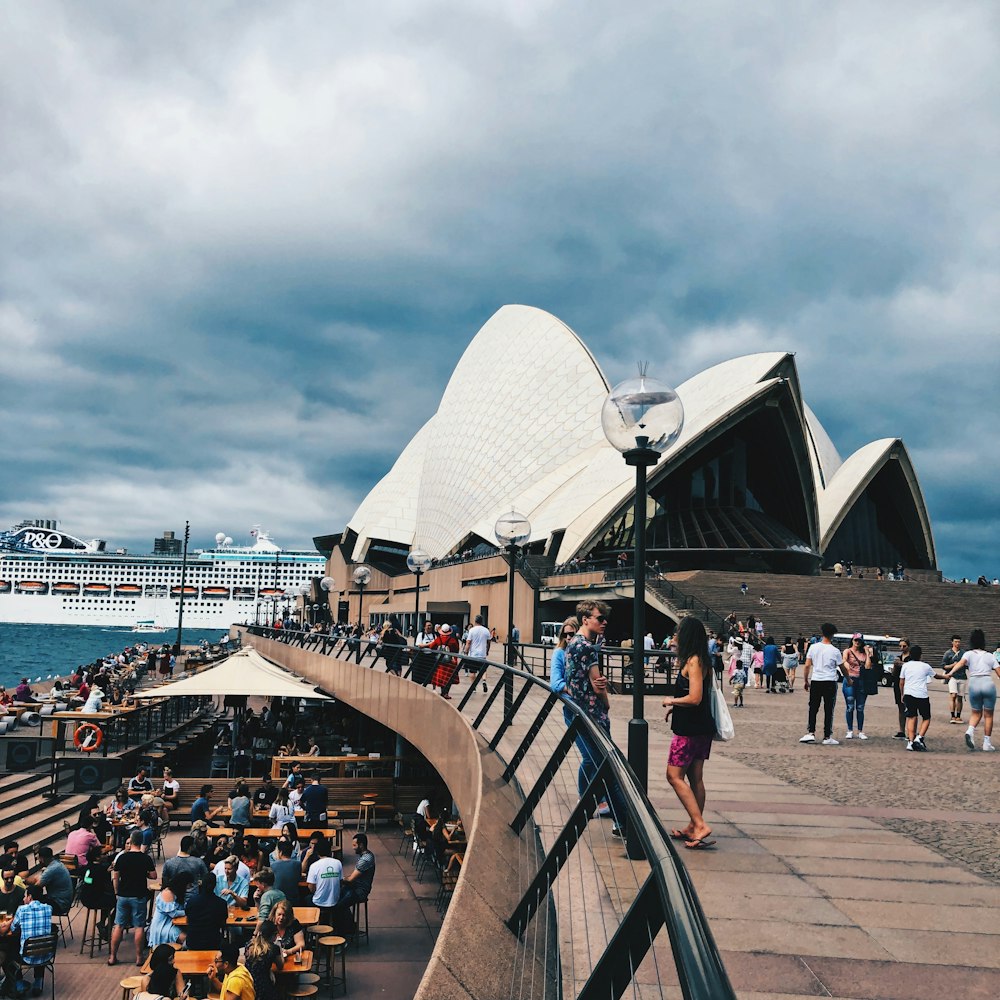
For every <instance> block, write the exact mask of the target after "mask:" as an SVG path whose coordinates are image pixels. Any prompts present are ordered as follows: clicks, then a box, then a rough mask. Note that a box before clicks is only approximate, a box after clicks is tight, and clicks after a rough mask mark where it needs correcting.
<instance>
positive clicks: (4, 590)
mask: <svg viewBox="0 0 1000 1000" xmlns="http://www.w3.org/2000/svg"><path fill="white" fill-rule="evenodd" d="M9 593H10V580H0V594H9Z"/></svg>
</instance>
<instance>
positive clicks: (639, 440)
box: [601, 375, 684, 455]
mask: <svg viewBox="0 0 1000 1000" xmlns="http://www.w3.org/2000/svg"><path fill="white" fill-rule="evenodd" d="M601 426H602V428H603V429H604V436H605V437H606V438H607V439H608V441H609V442H610V443H611V444H612V445H613V446H614V447H615V448H617V449H618V451H620V452H622V453H625V452H629V451H632V450H633V449H636V448H640V449H648V450H651V451H655V452H658V453H659V454H661V455H662V454H663V453H664V452H665V451H666V450H667V449H668V448H669V447H670V446H671V445H672V444H673V443H674V442H675V441H676V440H677V438H678V437H680V433H681V430H682V429H683V427H684V405H683V404H682V403H681V400H680V397H679V396H678V395H677V393H676V392H675V391H674V390H673V389H671V388H670V386H669V385H667V384H666V382H661V381H660V380H659V379H655V378H650V377H649V376H648V375H640V376H638V377H637V378H630V379H626V380H625V381H624V382H619V383H618V385H616V386H615V387H614V388H613V389H612V390H611V393H610V395H609V396H608V398H607V399H606V400H605V401H604V406H603V407H602V408H601Z"/></svg>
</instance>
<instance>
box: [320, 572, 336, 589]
mask: <svg viewBox="0 0 1000 1000" xmlns="http://www.w3.org/2000/svg"><path fill="white" fill-rule="evenodd" d="M319 585H320V586H321V587H322V588H323V589H324V590H325V591H326V592H327V593H330V591H331V590H333V588H334V587H336V586H337V581H336V580H334V578H333V577H332V576H324V577H323V579H322V580H320V581H319Z"/></svg>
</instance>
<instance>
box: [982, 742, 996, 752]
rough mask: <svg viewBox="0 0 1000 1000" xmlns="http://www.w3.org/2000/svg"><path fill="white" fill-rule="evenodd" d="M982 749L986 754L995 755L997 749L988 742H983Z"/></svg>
mask: <svg viewBox="0 0 1000 1000" xmlns="http://www.w3.org/2000/svg"><path fill="white" fill-rule="evenodd" d="M983 749H984V750H985V751H986V752H987V753H996V752H997V748H996V747H995V746H994V745H993V744H992V743H990V742H989V741H988V740H983Z"/></svg>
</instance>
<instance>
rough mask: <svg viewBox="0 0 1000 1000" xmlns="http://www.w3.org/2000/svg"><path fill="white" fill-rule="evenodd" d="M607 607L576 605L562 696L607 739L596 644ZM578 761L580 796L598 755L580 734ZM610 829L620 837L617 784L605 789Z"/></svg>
mask: <svg viewBox="0 0 1000 1000" xmlns="http://www.w3.org/2000/svg"><path fill="white" fill-rule="evenodd" d="M610 610H611V609H610V608H609V607H608V605H607V604H605V603H604V602H603V601H581V602H580V603H579V604H578V605H577V606H576V617H577V619H578V620H579V621H580V628H579V631H578V632H577V633H576V637H575V638H574V639H573V641H572V642H571V643H570V644H569V645H568V646H567V647H566V694H567V695H568V696H569V697H570V698H571V699H572V700H573V701H574V702H576V704H577V705H578V706H579V707H580V708H581V709H583V711H584V712H586V714H587V715H588V716H589V717H590V719H591V721H592V722H593V723H594V724H595V725H596V726H599V727H600V728H601V729H603V730H604V732H606V733H607V734H608V736H609V737H610V735H611V718H610V716H609V715H608V705H609V702H608V679H607V678H606V677H605V676H604V675H603V674H602V673H601V667H600V663H599V660H598V656H597V644H598V642H599V641H600V640H601V638H602V637H603V636H604V630H605V628H606V627H607V623H608V615H609V614H610ZM576 745H577V748H578V749H579V751H580V756H581V758H582V760H581V763H580V772H579V775H578V778H577V782H578V786H579V790H580V794H581V795H582V794H583V792H584V790H585V789H586V787H587V785H588V784H589V783H590V782H591V780H592V779H593V777H594V775H595V774H596V773H597V769H598V767H599V757H600V754H599V753H598V752H597V751H596V748H594V747H592V746H591V745H590V743H589V742H588V741H587V738H586V737H585V736H583V735H581V736H580V737H579V738H578V739H577V741H576ZM605 792H606V795H607V800H608V803H609V804H610V806H611V815H612V817H613V818H614V821H615V823H614V826H613V827H612V828H611V833H612V836H615V837H621V836H623V833H622V827H623V825H624V821H625V809H624V804H623V803H622V800H621V794H620V792H619V790H618V785H617V784H614V783H612V785H611V786H610V787H609V788H607V789H605Z"/></svg>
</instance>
